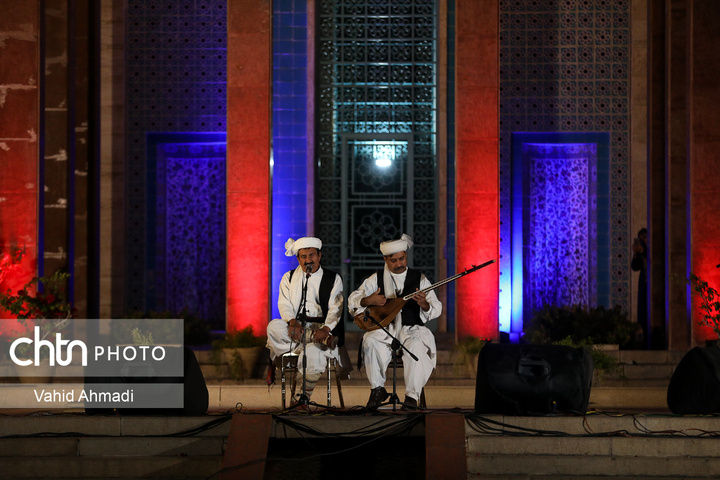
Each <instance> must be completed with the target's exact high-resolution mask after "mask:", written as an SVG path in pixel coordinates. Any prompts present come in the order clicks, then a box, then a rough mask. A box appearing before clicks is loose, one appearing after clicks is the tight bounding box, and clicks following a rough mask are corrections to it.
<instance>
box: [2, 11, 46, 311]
mask: <svg viewBox="0 0 720 480" xmlns="http://www.w3.org/2000/svg"><path fill="white" fill-rule="evenodd" d="M1 13H2V20H0V38H2V39H3V40H2V42H1V43H0V88H1V89H2V93H3V99H2V100H3V104H2V105H1V106H0V111H1V112H2V113H0V262H2V258H3V257H4V254H6V253H8V252H9V250H10V249H11V248H13V247H24V248H25V255H24V257H23V259H22V262H21V263H20V264H19V265H17V266H14V267H8V266H5V267H4V274H3V275H0V277H2V280H1V281H0V291H5V290H7V289H11V290H13V291H17V290H18V289H19V287H21V286H23V285H24V284H25V283H27V282H28V281H30V279H32V277H34V276H35V274H36V265H37V255H38V253H37V238H38V236H37V230H38V185H37V178H38V138H37V135H38V132H39V131H40V129H39V120H38V108H39V92H38V81H39V79H41V78H42V73H41V72H40V71H39V67H38V57H39V53H38V47H39V44H38V37H37V32H38V31H39V12H38V2H4V3H3V6H2V12H1ZM6 260H7V257H6ZM0 268H2V267H0ZM0 316H2V312H0Z"/></svg>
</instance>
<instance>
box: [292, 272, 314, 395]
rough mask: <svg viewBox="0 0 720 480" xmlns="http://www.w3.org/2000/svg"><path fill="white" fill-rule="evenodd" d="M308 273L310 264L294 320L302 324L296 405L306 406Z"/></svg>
mask: <svg viewBox="0 0 720 480" xmlns="http://www.w3.org/2000/svg"><path fill="white" fill-rule="evenodd" d="M310 273H312V265H308V267H307V270H306V273H305V281H304V282H303V290H302V297H301V300H300V312H299V313H298V315H297V316H296V320H300V325H301V326H302V336H301V337H300V338H301V340H300V341H301V342H302V344H303V345H302V348H303V360H302V376H303V381H302V393H301V394H300V397H299V398H298V402H297V404H298V405H303V406H306V407H307V406H308V405H310V398H309V397H308V396H307V383H306V382H307V379H306V377H307V354H306V353H307V338H305V337H306V335H307V329H306V326H307V308H306V306H307V305H306V304H307V288H308V281H310Z"/></svg>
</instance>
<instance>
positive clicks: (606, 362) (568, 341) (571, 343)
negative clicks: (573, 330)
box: [552, 337, 621, 380]
mask: <svg viewBox="0 0 720 480" xmlns="http://www.w3.org/2000/svg"><path fill="white" fill-rule="evenodd" d="M552 344H553V345H565V346H568V347H573V348H586V349H589V350H590V356H592V359H593V366H594V367H595V371H596V372H597V374H598V379H599V380H602V379H603V377H604V376H605V375H607V374H615V375H619V374H620V373H621V369H620V363H619V362H618V360H617V359H616V358H615V357H612V356H610V355H608V354H607V353H605V352H604V351H602V350H601V349H600V348H598V346H597V345H593V344H592V343H591V342H589V341H587V340H582V341H575V340H573V339H572V338H570V337H565V338H563V339H562V340H558V341H556V342H553V343H552Z"/></svg>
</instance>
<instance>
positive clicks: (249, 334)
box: [212, 325, 267, 350]
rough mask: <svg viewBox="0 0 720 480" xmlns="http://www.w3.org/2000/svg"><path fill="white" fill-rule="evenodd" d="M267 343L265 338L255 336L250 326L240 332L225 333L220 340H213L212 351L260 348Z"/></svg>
mask: <svg viewBox="0 0 720 480" xmlns="http://www.w3.org/2000/svg"><path fill="white" fill-rule="evenodd" d="M266 342H267V337H265V336H256V335H255V332H254V331H253V327H252V325H248V326H247V327H245V328H243V329H242V330H234V331H230V332H226V333H225V334H224V335H223V336H222V338H220V339H218V340H215V341H214V342H213V344H212V346H213V350H217V349H223V348H247V347H262V346H264V345H265V343H266Z"/></svg>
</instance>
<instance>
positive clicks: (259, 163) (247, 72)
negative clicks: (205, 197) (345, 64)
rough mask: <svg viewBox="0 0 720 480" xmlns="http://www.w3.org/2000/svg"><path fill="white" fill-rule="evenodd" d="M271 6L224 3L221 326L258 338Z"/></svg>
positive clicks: (265, 304)
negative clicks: (223, 274)
mask: <svg viewBox="0 0 720 480" xmlns="http://www.w3.org/2000/svg"><path fill="white" fill-rule="evenodd" d="M271 5H272V2H268V1H263V0H238V1H232V2H228V3H227V6H228V46H227V49H228V65H227V85H228V87H227V90H228V98H227V112H228V113H227V117H228V122H227V129H228V131H227V304H226V305H227V310H226V315H227V320H226V326H227V329H228V330H236V329H241V328H244V327H245V326H247V325H252V326H253V329H254V330H255V333H258V334H264V333H265V330H266V326H267V323H268V316H269V315H270V308H269V302H270V291H269V281H270V280H269V279H270V261H269V258H270V245H269V242H270V199H271V194H272V189H271V186H270V142H271V137H270V136H271V128H270V119H271V100H272V96H271V86H272V56H271V55H272V29H271V25H272V23H271V14H272V12H271Z"/></svg>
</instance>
